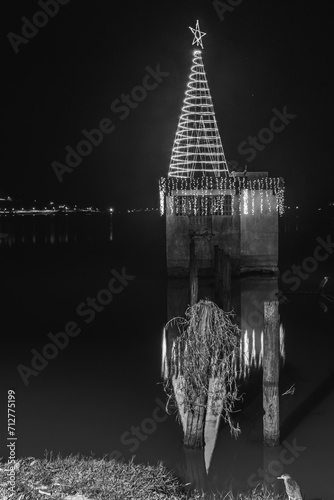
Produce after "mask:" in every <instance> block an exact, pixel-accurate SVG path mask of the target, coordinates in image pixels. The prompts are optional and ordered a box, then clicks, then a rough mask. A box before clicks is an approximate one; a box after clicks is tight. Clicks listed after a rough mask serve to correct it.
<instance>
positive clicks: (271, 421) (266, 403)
mask: <svg viewBox="0 0 334 500" xmlns="http://www.w3.org/2000/svg"><path fill="white" fill-rule="evenodd" d="M278 381H279V313H278V301H273V302H264V339H263V409H264V415H263V438H264V443H265V444H266V445H267V446H277V445H278V444H279V394H278Z"/></svg>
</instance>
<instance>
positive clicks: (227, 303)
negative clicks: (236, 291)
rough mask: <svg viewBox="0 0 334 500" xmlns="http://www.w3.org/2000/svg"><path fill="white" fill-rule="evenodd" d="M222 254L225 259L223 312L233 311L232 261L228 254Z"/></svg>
mask: <svg viewBox="0 0 334 500" xmlns="http://www.w3.org/2000/svg"><path fill="white" fill-rule="evenodd" d="M221 252H222V259H223V270H222V273H223V310H224V311H230V309H231V259H230V256H229V255H228V254H227V253H224V252H223V250H222V251H221Z"/></svg>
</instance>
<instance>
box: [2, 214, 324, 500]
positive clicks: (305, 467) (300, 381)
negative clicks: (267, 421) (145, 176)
mask: <svg viewBox="0 0 334 500" xmlns="http://www.w3.org/2000/svg"><path fill="white" fill-rule="evenodd" d="M112 217H113V218H111V216H110V214H90V215H88V214H76V215H74V214H68V215H66V214H57V215H56V216H27V215H26V216H22V217H19V216H6V217H5V216H1V217H0V233H1V235H2V236H1V238H0V258H1V260H0V275H1V287H0V297H1V334H2V348H1V351H0V353H1V354H0V356H1V368H0V369H1V378H0V380H1V383H0V389H1V401H2V405H1V407H2V408H5V401H6V399H7V396H6V395H7V391H8V390H9V389H13V390H15V393H16V403H17V407H16V435H17V447H16V452H17V456H18V457H20V456H22V457H23V456H25V457H27V456H34V457H37V458H40V457H42V456H43V455H44V453H45V450H48V451H49V452H50V451H52V452H53V453H54V454H58V453H60V454H62V455H69V454H71V453H72V454H76V453H80V454H84V455H91V454H94V455H95V456H103V455H108V456H114V457H117V458H119V459H122V458H124V459H126V460H127V459H130V458H131V457H132V456H135V458H134V460H135V461H136V462H145V463H146V462H149V463H156V462H158V461H160V460H162V461H163V462H164V463H165V464H166V465H167V466H168V467H170V468H173V469H174V470H175V472H176V474H177V475H179V476H180V477H181V479H182V481H183V482H184V483H192V485H196V484H197V486H200V487H203V488H204V489H209V490H216V489H218V490H224V489H229V488H232V489H234V490H235V491H237V490H246V489H247V488H249V487H252V486H255V485H256V484H257V483H258V482H260V481H262V480H263V479H266V480H267V482H272V483H273V485H275V484H276V483H275V481H274V478H275V476H277V475H279V474H281V473H283V470H284V472H285V473H288V474H290V475H291V476H292V477H293V478H294V479H296V480H297V482H298V483H299V485H300V487H301V489H302V492H303V493H304V495H305V498H306V499H307V500H311V499H313V500H315V499H320V498H324V499H328V500H330V499H333V498H334V479H333V476H332V474H331V471H332V470H333V467H334V459H333V450H334V426H333V421H334V366H333V352H334V328H333V321H334V301H333V300H332V297H334V257H333V255H334V252H333V251H332V252H331V246H330V241H331V240H330V238H331V236H330V235H331V234H333V226H331V225H329V224H328V221H326V223H324V224H323V225H321V224H318V223H314V224H313V225H312V224H307V223H306V222H304V223H303V221H302V220H299V221H298V227H296V224H295V221H293V222H291V221H289V220H285V221H282V222H281V234H280V272H281V276H280V277H279V278H278V279H277V278H273V277H263V276H262V277H254V276H244V277H241V278H240V277H239V278H234V279H233V287H232V306H233V308H234V310H235V313H236V320H237V321H238V322H239V326H240V327H241V329H242V331H243V334H245V332H246V331H247V335H248V336H249V339H250V342H254V349H255V351H256V355H257V358H256V359H257V361H256V362H254V363H253V365H252V363H251V364H250V366H249V367H248V368H247V377H245V378H244V379H243V380H242V381H240V384H241V389H242V391H243V393H244V398H243V401H241V402H240V403H239V404H238V408H237V410H238V411H237V412H236V413H235V417H234V418H235V420H236V421H238V422H239V424H240V427H241V431H242V432H241V435H240V437H239V438H238V439H237V440H235V439H234V438H233V437H231V436H230V433H229V430H228V428H227V427H226V426H225V425H224V424H223V423H222V424H221V426H220V429H219V433H218V437H217V442H216V446H215V449H214V451H213V454H212V457H211V462H210V467H209V469H208V473H206V468H205V464H204V461H203V454H202V453H201V452H195V451H193V450H186V449H184V447H183V445H182V430H181V426H180V425H179V424H178V423H177V421H176V419H175V415H173V414H171V415H167V414H166V413H165V410H164V407H165V403H166V396H165V393H164V391H163V388H162V384H161V356H162V353H161V344H162V330H163V326H164V324H165V323H166V321H167V320H168V319H170V317H171V315H176V314H182V310H183V311H184V310H185V308H186V307H187V304H188V303H189V297H188V289H187V281H186V280H185V281H179V280H168V279H167V276H166V268H165V253H164V252H165V238H164V220H163V219H162V218H160V217H159V216H158V214H157V212H152V213H139V214H125V215H123V216H121V215H117V214H116V215H113V216H112ZM319 238H320V239H321V241H323V242H325V246H324V245H323V246H322V248H323V250H322V251H320V252H316V249H317V247H318V246H319ZM333 240H334V237H333ZM326 242H327V250H326ZM326 251H327V254H326ZM317 255H320V256H322V259H321V258H320V259H317ZM326 255H327V256H326ZM325 256H326V258H325ZM305 259H306V260H305ZM312 259H313V260H312ZM284 273H285V274H284ZM284 276H285V278H282V277H284ZM324 276H330V277H331V279H329V280H328V283H327V284H326V288H325V291H326V295H325V297H324V296H320V294H319V293H317V292H318V285H319V283H320V282H321V280H322V279H323V277H324ZM213 285H214V284H213V283H212V281H210V280H206V281H203V280H202V281H201V282H200V298H205V297H209V298H210V297H211V298H214V286H213ZM276 290H277V291H278V290H280V292H281V294H280V317H281V323H282V326H283V328H284V332H285V342H284V360H283V359H282V366H281V374H280V393H281V394H283V393H284V392H286V391H288V390H289V389H290V388H291V387H293V389H292V390H291V392H288V394H287V395H285V396H282V397H281V419H282V427H281V437H282V445H281V446H280V447H279V448H277V449H275V450H268V449H266V448H264V447H263V446H262V413H263V412H262V406H261V405H262V401H261V391H262V380H261V375H262V372H261V367H260V366H258V364H259V363H258V355H259V349H260V344H261V332H262V330H263V315H262V309H261V304H263V301H264V300H273V293H275V291H276ZM108 291H109V292H108ZM306 292H307V293H306ZM253 332H254V333H253ZM64 333H66V335H64ZM66 339H67V340H66ZM57 342H58V347H55V344H56V343H57ZM48 345H49V347H47V346H48ZM52 346H53V347H52ZM43 353H44V355H45V354H46V356H48V359H46V358H45V357H44V358H43V357H42V354H43ZM250 358H251V354H250ZM43 359H44V361H43ZM5 421H6V412H5V410H1V428H2V435H6V425H5V423H6V422H5ZM0 456H2V457H4V458H5V459H7V456H8V452H7V449H6V446H5V440H2V441H1V449H0ZM264 470H265V471H267V472H268V471H269V476H268V474H267V477H266V478H264V477H263V475H264V472H263V471H264ZM278 483H282V482H281V481H279V482H278ZM276 488H277V490H278V491H283V484H278V485H276Z"/></svg>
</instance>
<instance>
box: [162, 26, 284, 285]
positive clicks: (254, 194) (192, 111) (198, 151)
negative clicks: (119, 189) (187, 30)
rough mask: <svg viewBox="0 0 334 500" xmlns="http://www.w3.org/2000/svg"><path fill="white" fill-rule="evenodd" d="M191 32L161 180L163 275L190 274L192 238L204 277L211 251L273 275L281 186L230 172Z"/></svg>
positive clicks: (235, 266)
mask: <svg viewBox="0 0 334 500" xmlns="http://www.w3.org/2000/svg"><path fill="white" fill-rule="evenodd" d="M192 31H193V33H194V35H195V38H194V42H193V43H195V44H197V48H196V49H195V50H194V52H193V60H192V66H191V71H190V76H189V79H188V83H187V88H186V91H185V97H184V101H183V106H182V109H181V115H180V118H179V121H178V126H177V130H176V134H175V139H174V143H173V150H172V155H171V160H170V165H169V171H168V176H167V178H166V179H164V178H163V179H161V180H160V212H161V214H163V213H166V236H167V237H166V250H167V269H168V273H169V274H170V275H186V274H187V272H188V271H187V270H188V266H189V246H190V239H191V238H195V239H196V257H197V262H198V269H199V272H200V273H201V274H207V275H212V274H213V268H214V247H215V246H218V247H219V248H221V249H223V250H224V252H225V253H226V254H227V255H229V256H230V259H231V266H232V272H233V273H235V274H238V273H239V272H240V271H241V272H242V271H249V270H252V271H263V270H266V271H277V262H278V212H279V213H280V214H281V213H282V212H283V206H284V204H283V193H284V190H283V181H282V179H281V178H269V177H268V173H267V172H247V169H245V170H244V171H243V172H230V171H229V168H228V163H227V160H226V157H225V153H224V149H223V145H222V141H221V138H220V134H219V130H218V126H217V121H216V117H215V111H214V107H213V101H212V97H211V93H210V89H209V85H208V80H207V77H206V72H205V69H204V64H203V60H202V51H201V50H200V49H199V46H200V47H201V48H203V44H202V38H203V36H204V35H205V33H203V32H201V31H200V29H199V24H198V22H197V24H196V29H192Z"/></svg>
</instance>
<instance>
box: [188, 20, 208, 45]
mask: <svg viewBox="0 0 334 500" xmlns="http://www.w3.org/2000/svg"><path fill="white" fill-rule="evenodd" d="M189 29H191V31H192V32H193V33H194V35H195V37H194V40H193V45H194V44H195V43H197V47H198V46H199V45H200V46H201V47H202V49H203V42H202V38H203V36H205V35H206V33H204V32H203V31H200V29H199V22H198V21H196V29H195V28H191V27H190V26H189Z"/></svg>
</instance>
